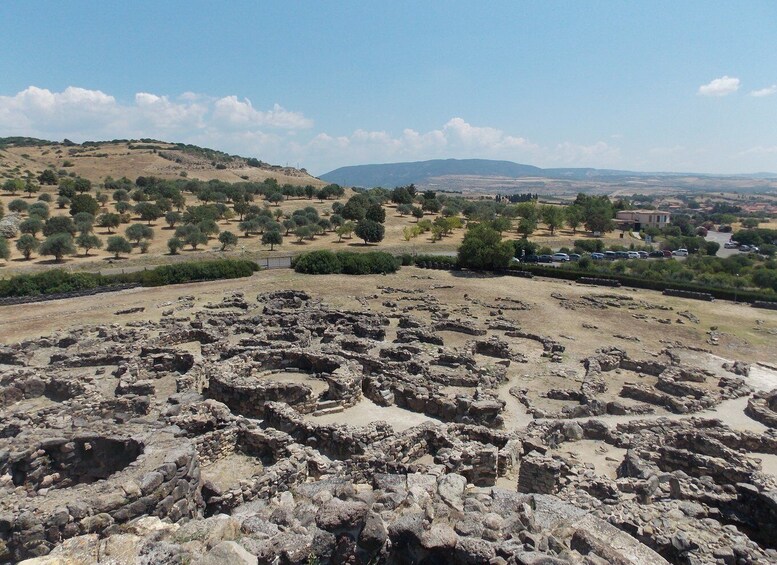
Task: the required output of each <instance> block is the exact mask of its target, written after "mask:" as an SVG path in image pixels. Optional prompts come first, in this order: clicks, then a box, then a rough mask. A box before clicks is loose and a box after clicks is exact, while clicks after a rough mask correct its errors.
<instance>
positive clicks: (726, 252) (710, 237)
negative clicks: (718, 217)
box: [704, 231, 740, 257]
mask: <svg viewBox="0 0 777 565" xmlns="http://www.w3.org/2000/svg"><path fill="white" fill-rule="evenodd" d="M704 239H706V240H707V241H715V242H717V243H719V244H720V249H718V252H717V254H716V257H731V256H732V255H739V253H740V251H739V250H738V249H726V248H725V247H723V244H724V243H726V242H727V241H728V240H729V239H731V234H730V233H723V232H718V231H708V232H707V237H705V238H704Z"/></svg>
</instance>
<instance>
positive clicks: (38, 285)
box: [0, 269, 110, 297]
mask: <svg viewBox="0 0 777 565" xmlns="http://www.w3.org/2000/svg"><path fill="white" fill-rule="evenodd" d="M107 284H110V283H109V282H108V281H107V278H106V277H104V276H102V275H100V274H96V273H68V272H66V271H63V270H61V269H53V270H50V271H45V272H43V273H38V274H35V275H18V276H15V277H11V278H10V279H3V280H0V296H3V297H5V296H37V295H39V294H56V293H60V292H72V291H74V290H86V289H90V288H97V287H98V286H105V285H107Z"/></svg>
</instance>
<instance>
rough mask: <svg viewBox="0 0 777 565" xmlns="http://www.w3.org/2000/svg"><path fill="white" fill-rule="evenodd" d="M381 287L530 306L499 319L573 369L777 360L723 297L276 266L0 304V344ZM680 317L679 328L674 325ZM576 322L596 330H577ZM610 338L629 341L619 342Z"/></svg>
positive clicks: (775, 317) (769, 330) (755, 314)
mask: <svg viewBox="0 0 777 565" xmlns="http://www.w3.org/2000/svg"><path fill="white" fill-rule="evenodd" d="M379 286H391V287H395V288H403V289H409V290H416V289H418V290H421V291H423V292H424V293H426V294H427V295H428V296H431V297H434V298H436V299H437V300H439V301H440V302H443V303H445V304H447V305H449V307H451V308H453V309H456V308H459V309H460V308H465V307H466V308H468V312H470V318H471V320H472V321H473V322H475V323H478V320H479V319H483V318H485V317H486V316H487V315H488V312H489V309H488V308H487V307H486V306H481V305H478V304H474V303H473V302H472V301H471V299H470V297H475V296H477V297H478V299H480V301H481V302H483V303H488V302H490V301H494V300H496V299H498V298H502V297H508V298H513V299H519V300H522V301H523V302H525V303H527V304H528V305H529V306H530V309H529V310H505V311H504V317H505V318H507V319H509V320H510V321H514V322H516V323H518V324H519V325H521V326H522V327H523V328H525V329H527V330H532V331H536V332H539V333H542V334H544V335H548V336H550V337H552V338H554V339H556V340H558V341H560V342H561V343H563V344H564V345H565V346H566V351H565V353H564V357H565V363H564V365H567V363H570V364H571V365H570V367H572V368H574V367H576V365H575V363H576V362H577V361H578V360H579V359H580V358H582V357H584V356H587V355H590V354H591V353H592V352H593V351H595V350H596V349H598V348H600V347H602V346H605V345H617V346H619V347H621V348H623V349H625V350H626V351H627V352H629V354H630V355H632V356H634V357H640V358H641V357H644V356H646V355H651V354H653V353H654V352H657V351H660V350H661V349H663V348H664V347H666V345H667V344H670V343H675V342H682V343H683V344H685V345H691V346H696V347H704V348H708V349H712V350H714V353H715V354H716V355H718V356H720V357H722V358H725V359H741V360H745V361H748V362H751V363H752V362H757V361H761V362H764V363H770V364H773V365H774V364H777V350H775V348H774V344H775V342H777V337H776V336H777V312H775V311H771V310H761V309H756V308H751V307H750V306H747V305H743V304H735V303H731V302H726V301H715V302H712V303H707V302H699V301H693V300H686V299H682V298H675V297H667V296H663V295H661V294H660V293H658V292H655V291H650V290H641V289H640V290H638V289H623V290H621V289H601V288H597V287H589V286H585V285H577V284H575V283H571V282H567V281H558V280H553V279H541V278H537V279H522V278H515V277H498V276H489V275H481V274H472V273H462V272H447V271H430V270H423V269H417V268H414V267H403V268H402V269H401V270H400V271H399V272H398V273H396V274H394V275H374V276H372V275H370V276H358V277H353V276H351V277H346V276H338V275H322V276H308V275H300V274H297V273H295V272H293V271H292V270H290V269H278V270H270V271H260V272H258V273H256V274H255V275H253V276H251V277H247V278H244V279H237V280H224V281H213V282H204V283H191V284H183V285H172V286H166V287H159V288H137V289H131V290H125V291H121V292H115V293H108V294H101V295H97V296H94V297H86V298H72V299H65V300H54V301H49V302H42V303H37V304H24V305H16V306H3V307H1V308H0V340H2V341H3V342H5V343H10V342H14V341H18V340H21V339H25V338H28V337H33V336H38V335H43V334H46V333H49V332H52V331H56V330H58V329H65V328H70V327H73V326H78V325H87V324H102V323H112V322H120V323H126V322H128V321H133V320H144V319H152V320H158V319H159V318H160V316H161V311H162V310H163V309H164V308H165V307H167V303H169V302H172V301H175V300H177V299H178V297H180V296H185V295H191V296H194V297H195V308H198V307H199V308H201V307H202V306H203V305H204V304H205V303H207V302H212V301H216V300H220V299H221V298H222V296H223V295H224V294H225V293H229V292H232V291H240V292H244V293H245V295H246V296H247V297H248V298H252V297H253V296H255V295H256V294H257V293H260V292H267V291H272V290H278V289H286V288H294V289H300V290H306V291H309V292H311V293H312V294H314V295H316V296H319V297H321V299H322V300H324V302H326V303H328V304H330V305H331V306H333V307H336V308H348V309H354V310H358V309H362V308H363V307H364V306H363V303H362V302H360V301H359V300H358V299H359V298H363V297H365V296H367V297H374V296H375V295H376V294H377V295H378V296H377V297H375V298H371V299H369V300H368V302H367V303H368V304H369V308H370V309H371V310H374V311H383V310H385V308H384V307H383V306H382V305H381V298H380V291H379V290H378V287H379ZM551 295H556V296H563V297H566V298H568V299H570V300H575V299H580V298H582V297H584V296H589V295H604V296H608V295H609V296H621V297H625V298H627V299H628V298H630V299H634V301H635V302H636V303H637V304H636V305H634V306H633V308H631V309H627V308H623V307H610V308H606V309H598V308H590V307H586V306H585V305H583V304H581V305H580V306H578V307H577V308H576V309H570V308H568V307H565V306H563V305H562V301H561V300H559V299H558V298H554V296H551ZM643 305H648V306H661V307H668V308H671V310H653V309H647V310H646V309H645V307H644V306H643ZM138 306H141V307H144V308H145V311H144V312H140V313H135V314H126V315H121V316H116V315H114V312H116V311H118V310H123V309H127V308H131V307H138ZM645 312H646V313H648V314H651V313H655V312H658V313H657V314H655V317H661V318H670V319H671V320H672V322H671V323H670V324H662V323H657V322H655V321H654V320H651V318H650V316H648V318H647V319H639V318H636V317H634V316H633V314H639V313H645ZM679 312H690V313H692V314H693V315H695V316H696V317H697V318H698V320H699V323H698V324H695V323H692V322H690V321H689V320H687V319H686V318H684V317H681V316H679V315H678V313H679ZM414 315H416V316H418V317H419V318H423V317H424V315H425V312H423V311H420V310H419V311H417V312H414ZM678 320H681V321H682V322H683V323H678ZM584 323H586V324H587V325H589V326H595V327H588V328H585V327H583V324H584ZM713 327H715V328H716V330H715V331H716V332H717V333H718V345H710V344H708V343H707V339H708V337H709V332H710V331H712V330H711V328H713ZM616 335H618V336H625V337H630V338H635V339H623V338H622V337H621V338H619V337H615V336H616ZM453 345H455V344H453ZM533 349H536V344H531V345H527V346H526V348H525V353H526V355H527V356H529V357H530V358H531V357H533V356H534V355H533V353H532V351H533ZM538 361H539V359H538ZM546 362H547V361H546ZM522 366H525V367H527V368H529V367H534V363H530V364H527V365H523V364H516V367H522ZM527 372H528V371H527ZM535 373H536V371H535Z"/></svg>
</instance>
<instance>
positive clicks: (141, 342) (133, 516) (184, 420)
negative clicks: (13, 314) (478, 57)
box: [0, 287, 777, 564]
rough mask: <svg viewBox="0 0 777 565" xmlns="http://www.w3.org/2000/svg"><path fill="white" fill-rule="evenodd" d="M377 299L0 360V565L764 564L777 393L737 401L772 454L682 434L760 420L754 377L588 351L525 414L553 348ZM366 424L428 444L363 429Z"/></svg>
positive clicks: (215, 317) (562, 368)
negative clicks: (519, 413) (732, 407)
mask: <svg viewBox="0 0 777 565" xmlns="http://www.w3.org/2000/svg"><path fill="white" fill-rule="evenodd" d="M380 292H381V297H380V298H379V299H377V300H379V301H380V303H381V304H383V305H384V306H383V308H385V311H381V312H383V313H381V312H373V311H371V310H369V309H368V308H365V309H364V311H348V310H343V309H334V308H331V307H329V306H327V305H326V304H324V303H322V302H321V301H320V300H318V299H316V298H315V297H313V296H311V295H310V294H308V293H305V292H301V291H296V290H284V291H277V292H269V293H264V294H260V295H259V296H258V297H256V300H255V301H254V300H251V299H247V298H246V297H245V296H244V295H243V294H239V293H235V294H230V295H228V296H226V297H225V298H224V299H223V300H216V301H213V302H208V303H205V304H203V305H202V306H201V307H200V308H195V306H194V303H195V301H194V299H193V298H192V297H182V298H181V299H179V300H178V301H170V302H169V303H164V304H163V305H159V307H160V309H161V308H170V309H172V310H174V311H181V310H190V312H188V313H186V314H182V315H181V317H174V316H173V315H167V316H162V318H161V320H159V321H156V322H152V321H140V322H132V323H127V324H123V325H122V324H118V323H113V324H103V325H96V326H85V327H82V328H73V329H71V330H69V331H60V332H57V333H55V334H52V335H49V336H41V337H40V338H39V339H35V340H27V341H25V342H22V343H18V344H4V345H2V346H1V347H0V406H1V407H2V414H1V416H0V561H2V562H23V561H24V560H29V561H28V563H57V562H63V561H64V562H85V563H87V562H99V560H100V559H113V561H110V562H128V563H130V562H133V563H134V562H136V563H185V562H192V563H203V564H207V563H224V562H229V563H249V564H254V563H311V562H318V563H346V562H347V563H420V562H423V563H461V564H464V563H488V562H490V563H511V564H512V563H515V564H518V563H548V564H564V563H570V564H583V563H586V564H596V563H624V564H637V563H659V564H660V563H667V562H670V563H678V564H680V563H682V564H686V563H746V564H749V563H752V564H755V563H768V562H777V546H776V544H775V540H776V539H777V531H776V530H775V528H774V524H776V523H777V479H775V477H774V476H772V475H769V474H768V473H765V472H764V471H763V469H762V467H761V464H760V463H759V462H758V461H757V460H756V459H754V458H750V457H748V454H750V453H754V454H768V455H777V431H776V430H775V429H774V428H777V426H775V422H777V417H775V416H774V415H775V414H777V390H775V391H772V392H770V393H764V392H761V393H757V394H755V395H754V396H752V397H751V398H749V399H748V408H747V414H748V415H750V416H751V417H752V418H754V419H755V420H758V421H759V422H762V423H763V424H765V425H766V426H771V427H772V428H773V429H771V430H769V431H767V432H763V433H756V432H745V431H741V430H734V429H732V428H730V427H728V426H726V425H724V424H723V423H722V422H721V421H719V420H715V419H709V418H700V417H686V418H678V417H676V415H677V414H684V415H690V414H695V413H696V412H699V411H701V410H705V409H709V408H711V407H716V406H719V405H720V404H721V403H722V402H726V401H731V400H734V399H737V398H741V397H742V396H747V395H749V394H750V393H751V389H750V388H749V387H748V386H747V385H746V384H745V379H743V378H741V377H743V376H746V375H747V371H746V367H747V365H745V364H741V363H735V364H733V365H731V366H730V367H727V369H726V370H728V371H729V373H732V374H725V373H723V375H724V376H716V374H715V373H713V372H711V371H709V370H705V369H701V368H699V367H695V366H693V365H688V364H684V363H682V362H681V359H680V357H679V355H677V354H676V353H673V351H674V349H673V347H670V348H669V349H667V350H666V351H664V352H660V353H655V354H653V355H652V356H650V355H648V356H647V357H646V358H638V359H635V358H632V357H631V356H630V355H629V354H628V353H627V352H626V350H624V349H621V348H618V347H603V348H601V349H599V350H598V351H596V352H595V353H594V354H592V355H589V356H588V357H586V358H584V359H582V360H581V361H582V362H581V366H582V368H580V367H579V366H577V367H575V366H570V365H571V364H575V363H577V359H573V360H571V361H568V362H566V364H564V365H553V367H555V368H554V369H550V368H549V367H550V365H545V366H546V367H548V368H546V369H545V370H544V372H542V373H541V375H540V376H542V377H547V378H551V379H555V381H553V382H554V383H558V382H561V383H563V385H561V386H557V385H555V384H554V385H552V386H548V387H547V389H546V391H545V392H543V393H542V395H538V396H537V397H535V396H534V395H533V394H531V395H530V393H529V391H530V386H529V385H528V384H527V385H526V386H523V382H521V383H520V386H517V385H516V384H514V381H509V382H508V371H512V370H515V367H518V366H520V367H522V369H521V371H522V372H523V371H524V368H525V370H526V372H527V375H526V377H525V378H526V381H527V383H528V382H529V380H530V379H531V378H534V377H536V376H537V375H534V374H528V373H532V371H534V370H535V364H534V363H533V361H532V362H530V359H532V360H533V359H541V360H542V363H543V364H548V363H550V362H552V361H560V360H565V357H566V358H567V359H568V357H569V354H568V352H566V351H565V347H564V346H563V345H562V344H561V343H560V342H559V341H558V340H557V339H556V337H562V336H561V335H558V334H557V335H556V337H550V336H545V335H542V334H540V333H535V332H534V331H532V330H527V329H523V328H521V327H519V326H518V325H517V324H516V323H514V322H512V321H511V320H509V319H508V318H506V317H504V316H503V314H504V312H496V313H492V315H491V317H489V319H488V320H487V321H485V322H478V321H477V320H476V319H475V318H473V319H467V318H466V317H465V314H466V312H465V309H464V308H460V309H458V310H454V309H452V308H448V307H447V306H446V305H444V304H441V303H439V302H437V301H436V300H431V299H429V297H428V296H426V295H424V294H422V293H419V292H416V291H410V290H406V289H396V288H390V287H383V288H381V289H380ZM375 299H376V297H373V300H375ZM564 301H566V299H564ZM582 301H583V302H585V303H590V304H595V305H597V307H598V306H602V307H607V308H631V307H632V305H633V304H634V303H637V302H638V301H632V300H629V299H624V298H623V297H618V298H617V299H616V298H614V297H613V296H610V295H596V297H593V296H592V297H589V298H583V299H582ZM407 304H412V305H413V306H412V307H409V306H408V307H407V308H405V306H406V305H407ZM421 305H423V308H420V306H421ZM483 305H484V307H486V308H489V309H493V310H503V311H505V312H509V311H510V310H511V309H512V310H516V311H519V310H525V309H527V308H529V306H527V305H526V303H524V302H522V301H519V300H512V301H510V300H504V301H500V302H489V303H487V304H486V303H484V304H483ZM638 307H640V308H643V307H645V306H644V305H642V304H639V305H638ZM419 310H422V311H424V312H425V313H426V315H425V316H424V317H421V316H420V315H418V311H419ZM131 312H134V313H140V312H142V310H138V309H132V310H131ZM414 312H415V313H414ZM118 313H130V310H125V311H119V312H117V314H118ZM589 326H590V327H591V328H595V326H593V325H592V324H589ZM486 328H487V329H486ZM451 334H453V335H454V337H453V338H451V337H450V336H451ZM457 338H458V339H460V341H457ZM521 340H523V341H521ZM525 340H529V342H532V341H533V342H535V344H530V345H531V346H534V347H535V349H536V351H529V350H528V349H530V348H527V347H526V343H527V342H526V341H525ZM570 341H571V340H570ZM639 357H642V355H640V356H639ZM519 364H520V365H519ZM616 377H617V378H616ZM633 400H637V401H638V402H636V403H635V402H632V401H633ZM508 401H509V402H511V403H518V404H519V405H520V407H525V408H526V410H527V414H528V416H527V417H528V418H529V419H531V417H532V415H533V416H534V418H533V420H532V421H531V423H530V424H528V426H522V427H518V428H517V427H514V426H508V425H506V418H505V416H506V415H507V410H508V408H507V406H508ZM551 401H552V402H556V403H559V405H563V408H561V409H559V410H558V411H557V412H552V410H550V409H547V407H544V408H539V407H537V406H533V403H535V402H539V403H541V402H551ZM742 402H744V399H742ZM365 405H367V406H371V407H372V408H371V409H372V410H375V411H376V412H377V411H378V410H385V409H389V408H390V409H391V410H394V411H396V412H399V413H401V414H402V415H403V418H405V419H410V418H411V417H412V418H418V419H419V420H414V422H415V421H421V422H422V423H416V424H415V425H408V426H406V427H403V428H401V429H400V428H399V427H395V426H392V425H390V424H389V423H387V422H385V421H381V420H380V418H379V416H378V415H376V416H375V418H373V419H371V421H370V422H369V423H366V424H364V423H363V424H362V425H356V424H355V423H353V422H352V421H351V419H350V416H349V415H350V414H352V413H353V412H349V411H352V410H354V409H356V408H358V407H360V406H365ZM510 409H514V408H510ZM646 414H649V415H650V417H649V418H641V417H640V416H641V415H646ZM668 414H672V416H673V417H672V418H669V417H659V416H662V415H663V416H666V415H668ZM341 415H342V417H341V418H340V419H339V420H332V419H331V417H332V416H334V417H336V418H337V417H340V416H341ZM624 415H625V416H627V417H626V418H624V419H623V420H617V419H615V420H606V421H605V419H604V418H608V417H616V416H624ZM599 418H600V419H599ZM587 442H596V445H597V446H598V447H597V451H596V457H595V458H594V459H595V460H596V461H598V463H597V464H598V465H600V466H601V465H605V466H607V467H608V469H609V471H608V472H602V471H601V469H600V468H597V465H594V464H593V463H591V462H590V459H586V457H581V456H578V451H579V453H584V452H585V449H586V446H588V443H587ZM575 446H580V449H579V450H577V449H576V447H575ZM602 461H604V462H605V463H602Z"/></svg>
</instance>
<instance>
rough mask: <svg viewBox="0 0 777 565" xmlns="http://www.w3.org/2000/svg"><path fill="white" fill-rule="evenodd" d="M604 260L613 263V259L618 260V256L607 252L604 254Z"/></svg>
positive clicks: (613, 252) (612, 252)
mask: <svg viewBox="0 0 777 565" xmlns="http://www.w3.org/2000/svg"><path fill="white" fill-rule="evenodd" d="M604 258H605V259H609V260H610V261H612V260H613V259H617V258H618V257H617V255H616V253H615V251H605V252H604Z"/></svg>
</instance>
